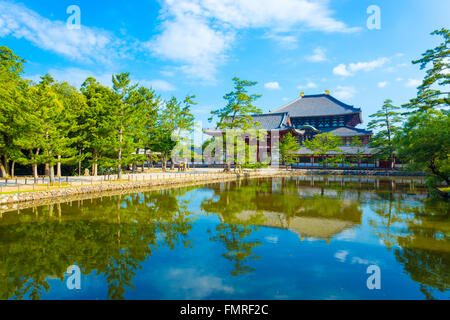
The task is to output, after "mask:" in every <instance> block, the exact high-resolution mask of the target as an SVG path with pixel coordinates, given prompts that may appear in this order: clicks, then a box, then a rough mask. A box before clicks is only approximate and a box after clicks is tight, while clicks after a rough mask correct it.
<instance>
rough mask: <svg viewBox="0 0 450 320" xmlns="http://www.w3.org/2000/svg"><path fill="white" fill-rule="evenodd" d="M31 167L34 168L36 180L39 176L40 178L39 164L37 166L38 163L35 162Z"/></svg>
mask: <svg viewBox="0 0 450 320" xmlns="http://www.w3.org/2000/svg"><path fill="white" fill-rule="evenodd" d="M31 168H32V170H33V178H34V180H37V178H38V166H37V164H36V163H33V164H32V165H31Z"/></svg>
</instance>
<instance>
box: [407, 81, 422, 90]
mask: <svg viewBox="0 0 450 320" xmlns="http://www.w3.org/2000/svg"><path fill="white" fill-rule="evenodd" d="M421 84H422V81H420V80H417V79H408V81H407V82H406V83H405V86H406V87H414V88H416V87H418V86H420V85H421Z"/></svg>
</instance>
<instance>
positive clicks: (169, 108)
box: [151, 96, 196, 170]
mask: <svg viewBox="0 0 450 320" xmlns="http://www.w3.org/2000/svg"><path fill="white" fill-rule="evenodd" d="M194 98H195V96H187V97H186V98H185V100H184V106H182V104H181V102H179V101H178V100H177V98H175V97H172V98H171V99H170V100H169V101H167V102H166V103H165V104H164V106H163V107H162V110H160V114H159V117H158V122H157V125H156V128H155V130H154V132H153V141H152V143H151V148H152V150H154V151H157V152H160V153H161V157H162V168H163V170H165V169H166V167H167V161H168V159H169V155H170V154H171V152H172V150H173V149H174V148H175V146H176V145H177V143H182V142H183V141H181V140H180V139H181V135H182V133H183V132H191V131H192V130H193V128H194V116H193V115H192V113H191V110H190V108H191V106H192V105H193V104H196V103H195V102H194V101H193V99H194ZM173 166H174V163H173V161H172V169H173Z"/></svg>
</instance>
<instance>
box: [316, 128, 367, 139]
mask: <svg viewBox="0 0 450 320" xmlns="http://www.w3.org/2000/svg"><path fill="white" fill-rule="evenodd" d="M322 131H323V132H331V133H332V134H333V135H335V136H338V137H352V136H363V135H368V134H372V131H369V130H364V129H359V128H354V127H349V126H344V127H338V128H328V129H322Z"/></svg>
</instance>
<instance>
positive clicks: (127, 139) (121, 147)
mask: <svg viewBox="0 0 450 320" xmlns="http://www.w3.org/2000/svg"><path fill="white" fill-rule="evenodd" d="M112 82H113V91H114V93H115V94H117V95H118V97H119V103H118V104H117V105H116V106H117V107H116V109H115V112H114V116H113V120H114V126H115V128H116V132H117V134H116V135H117V140H116V141H115V143H116V144H115V147H116V150H117V158H116V164H117V177H118V179H119V180H120V179H122V166H123V165H126V164H128V163H129V162H131V161H132V160H131V159H130V157H131V154H132V152H133V151H134V141H133V120H135V119H136V112H137V109H136V106H135V105H134V104H133V102H134V101H133V100H134V97H135V96H134V92H135V90H136V88H137V86H138V85H137V84H134V85H131V80H130V73H128V72H124V73H121V74H117V75H114V76H113V77H112Z"/></svg>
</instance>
